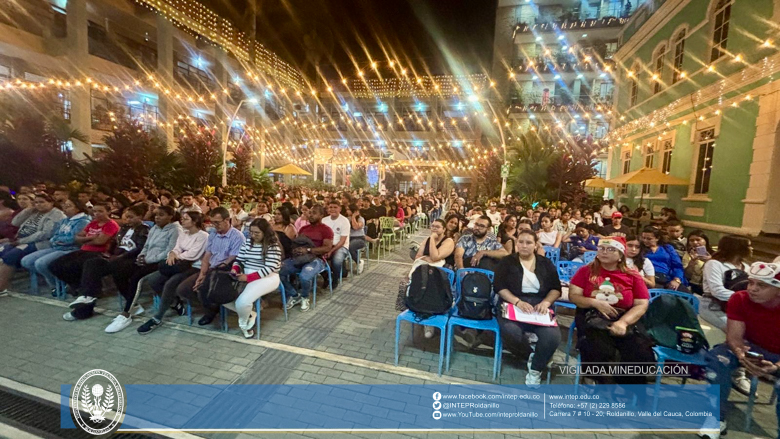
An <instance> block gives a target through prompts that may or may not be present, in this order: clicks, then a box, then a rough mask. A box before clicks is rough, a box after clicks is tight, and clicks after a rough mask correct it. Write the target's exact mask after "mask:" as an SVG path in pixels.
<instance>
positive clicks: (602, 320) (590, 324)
mask: <svg viewBox="0 0 780 439" xmlns="http://www.w3.org/2000/svg"><path fill="white" fill-rule="evenodd" d="M617 311H618V316H617V317H615V318H614V319H613V320H610V319H608V318H606V317H604V314H602V313H601V311H599V310H597V309H595V308H590V309H588V310H587V311H586V312H585V327H586V328H590V329H601V330H604V331H606V330H608V329H609V325H611V324H612V323H614V322H616V321H618V320H619V319H620V318H621V317H623V314H625V313H626V312H625V311H623V310H621V309H618V310H617ZM633 326H634V325H631V326H629V328H628V331H626V333H628V332H630V331H631V328H632V327H633Z"/></svg>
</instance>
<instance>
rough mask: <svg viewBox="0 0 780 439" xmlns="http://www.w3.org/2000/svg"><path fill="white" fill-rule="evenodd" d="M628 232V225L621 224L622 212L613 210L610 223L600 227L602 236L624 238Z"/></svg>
mask: <svg viewBox="0 0 780 439" xmlns="http://www.w3.org/2000/svg"><path fill="white" fill-rule="evenodd" d="M629 232H630V229H629V228H628V226H624V225H623V214H622V213H620V212H615V213H613V214H612V224H610V225H608V226H604V228H603V229H601V235H602V236H620V237H623V238H625V237H626V236H627V235H628V234H629Z"/></svg>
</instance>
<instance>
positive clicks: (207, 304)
mask: <svg viewBox="0 0 780 439" xmlns="http://www.w3.org/2000/svg"><path fill="white" fill-rule="evenodd" d="M213 272H214V270H209V271H208V272H207V273H206V279H205V280H204V281H203V283H201V284H200V286H199V287H198V288H197V290H196V289H195V281H197V280H198V276H199V275H200V270H198V272H196V273H195V274H193V275H191V276H190V277H188V278H186V279H184V280H183V281H181V283H180V284H179V286H178V287H176V295H177V296H179V297H181V298H182V299H186V300H190V301H191V300H192V299H193V298H194V297H195V296H197V297H198V299H199V300H200V303H201V304H202V305H203V308H205V309H206V312H205V315H207V316H212V317H213V316H215V315H217V313H218V312H219V307H220V305H219V304H216V303H211V301H210V300H208V297H207V296H208V292H209V276H210V275H211V274H212V273H213ZM161 308H162V306H161Z"/></svg>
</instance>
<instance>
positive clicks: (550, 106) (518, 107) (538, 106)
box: [509, 96, 612, 113]
mask: <svg viewBox="0 0 780 439" xmlns="http://www.w3.org/2000/svg"><path fill="white" fill-rule="evenodd" d="M562 102H563V99H562V98H560V97H557V96H555V97H552V98H551V99H550V101H549V102H548V103H546V104H543V103H539V102H536V103H528V104H523V103H520V101H519V100H517V101H515V100H512V104H511V105H510V106H509V112H510V113H579V112H596V113H600V112H604V111H609V110H611V109H612V103H611V102H607V101H604V102H599V103H593V102H591V103H587V102H582V101H580V102H578V103H572V104H564V103H562Z"/></svg>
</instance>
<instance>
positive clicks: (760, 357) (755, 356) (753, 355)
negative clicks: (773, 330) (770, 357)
mask: <svg viewBox="0 0 780 439" xmlns="http://www.w3.org/2000/svg"><path fill="white" fill-rule="evenodd" d="M745 358H747V359H748V360H750V361H751V362H753V363H760V362H762V361H764V354H759V353H758V352H752V351H748V353H746V354H745Z"/></svg>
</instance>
